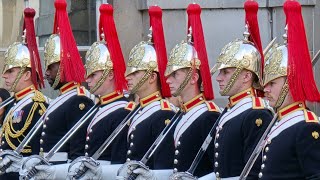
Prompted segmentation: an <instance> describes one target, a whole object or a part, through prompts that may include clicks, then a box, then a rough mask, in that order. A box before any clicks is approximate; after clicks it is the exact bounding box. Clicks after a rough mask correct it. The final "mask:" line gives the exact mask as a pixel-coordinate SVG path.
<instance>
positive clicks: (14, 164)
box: [0, 154, 23, 173]
mask: <svg viewBox="0 0 320 180" xmlns="http://www.w3.org/2000/svg"><path fill="white" fill-rule="evenodd" d="M22 162H23V157H22V156H21V157H19V156H12V155H9V154H7V155H6V156H5V157H4V158H3V159H2V161H1V162H0V168H2V167H3V166H6V165H7V164H8V163H11V165H10V166H9V167H8V168H7V169H6V173H10V172H19V170H20V167H21V164H22Z"/></svg>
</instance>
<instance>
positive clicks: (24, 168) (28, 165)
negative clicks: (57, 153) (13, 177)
mask: <svg viewBox="0 0 320 180" xmlns="http://www.w3.org/2000/svg"><path fill="white" fill-rule="evenodd" d="M41 160H43V158H42V157H41V156H39V155H32V156H30V157H26V158H25V159H24V161H23V162H22V163H21V164H22V165H21V168H20V171H19V175H20V178H23V177H25V176H26V175H27V174H28V173H29V171H30V170H32V169H33V168H35V166H38V165H39V163H40V162H41ZM47 166H48V165H47ZM43 168H44V167H43ZM44 169H45V168H44ZM44 169H42V167H40V170H41V171H44ZM36 170H37V169H36ZM36 174H37V173H35V174H32V175H33V176H35V175H36Z"/></svg>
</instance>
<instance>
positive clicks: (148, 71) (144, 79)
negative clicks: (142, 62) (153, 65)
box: [130, 69, 153, 94]
mask: <svg viewBox="0 0 320 180" xmlns="http://www.w3.org/2000/svg"><path fill="white" fill-rule="evenodd" d="M152 72H153V69H148V70H147V71H146V72H145V73H144V75H143V76H142V78H141V79H140V81H139V82H138V83H137V84H136V85H135V86H134V87H133V88H132V90H131V91H130V94H135V93H136V92H137V91H138V89H139V88H140V87H141V86H142V85H143V84H144V83H145V82H146V81H147V80H148V78H149V77H150V75H151V74H152Z"/></svg>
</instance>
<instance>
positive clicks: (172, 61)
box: [165, 41, 201, 76]
mask: <svg viewBox="0 0 320 180" xmlns="http://www.w3.org/2000/svg"><path fill="white" fill-rule="evenodd" d="M200 64H201V62H200V60H199V58H198V53H197V51H196V49H195V48H194V47H193V45H192V44H191V43H190V42H186V41H182V42H181V43H179V44H177V45H176V46H175V47H174V48H173V49H172V50H171V52H170V56H169V61H168V64H167V68H166V72H165V76H169V75H170V74H171V73H173V72H174V71H176V70H178V69H183V68H191V67H195V68H196V69H199V67H200Z"/></svg>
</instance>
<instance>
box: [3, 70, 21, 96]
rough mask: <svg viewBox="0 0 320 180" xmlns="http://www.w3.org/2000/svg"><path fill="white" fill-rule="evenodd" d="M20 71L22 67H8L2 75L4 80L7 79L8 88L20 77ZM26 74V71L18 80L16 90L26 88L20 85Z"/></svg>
mask: <svg viewBox="0 0 320 180" xmlns="http://www.w3.org/2000/svg"><path fill="white" fill-rule="evenodd" d="M19 72H20V68H18V67H14V68H11V69H8V70H7V71H6V72H5V73H4V74H2V77H3V78H4V81H5V85H6V89H11V88H12V86H13V84H14V81H15V80H16V78H17V77H18V74H19ZM24 74H25V73H23V75H22V77H21V78H20V80H19V81H18V83H17V85H16V88H15V89H14V92H18V91H20V90H22V89H23V88H25V87H20V86H21V83H20V81H21V80H22V79H24Z"/></svg>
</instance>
